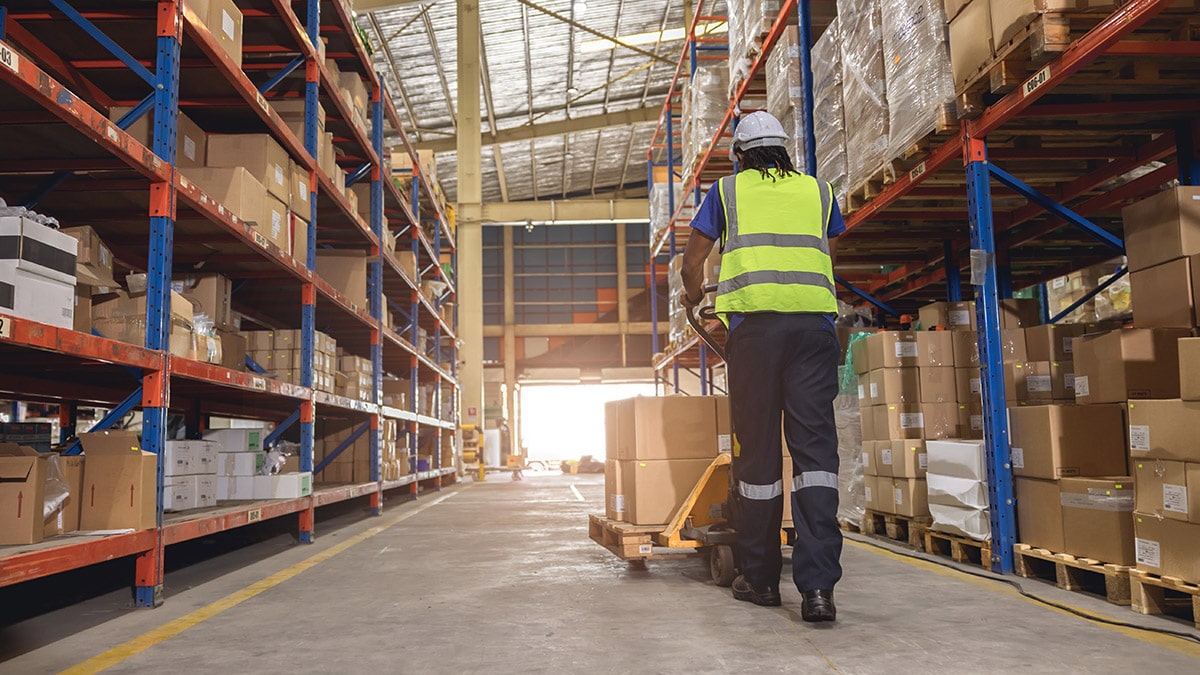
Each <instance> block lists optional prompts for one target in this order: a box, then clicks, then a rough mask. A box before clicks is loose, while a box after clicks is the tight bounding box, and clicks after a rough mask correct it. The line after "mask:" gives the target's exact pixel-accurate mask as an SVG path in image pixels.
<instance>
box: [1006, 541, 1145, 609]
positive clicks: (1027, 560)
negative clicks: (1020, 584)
mask: <svg viewBox="0 0 1200 675" xmlns="http://www.w3.org/2000/svg"><path fill="white" fill-rule="evenodd" d="M1013 563H1014V564H1015V566H1016V569H1015V572H1016V573H1017V575H1018V576H1022V577H1025V578H1026V579H1045V580H1048V581H1054V583H1055V585H1057V586H1058V587H1059V588H1061V589H1063V590H1065V591H1091V592H1103V593H1104V596H1105V598H1106V599H1107V600H1108V601H1109V602H1111V603H1113V604H1114V605H1129V604H1130V603H1131V598H1132V596H1131V594H1130V588H1129V570H1130V568H1129V567H1128V566H1126V565H1114V564H1111V563H1104V562H1101V561H1099V560H1094V559H1092V558H1077V557H1075V556H1073V555H1071V554H1069V553H1054V552H1052V551H1049V550H1047V549H1044V548H1037V547H1034V546H1030V545H1029V544H1016V545H1014V546H1013Z"/></svg>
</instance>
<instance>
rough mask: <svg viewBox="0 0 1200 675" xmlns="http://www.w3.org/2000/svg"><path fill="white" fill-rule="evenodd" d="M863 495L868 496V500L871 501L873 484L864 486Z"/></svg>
mask: <svg viewBox="0 0 1200 675" xmlns="http://www.w3.org/2000/svg"><path fill="white" fill-rule="evenodd" d="M863 496H864V497H866V498H867V502H868V503H870V501H871V486H870V485H864V486H863Z"/></svg>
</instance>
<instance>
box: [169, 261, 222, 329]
mask: <svg viewBox="0 0 1200 675" xmlns="http://www.w3.org/2000/svg"><path fill="white" fill-rule="evenodd" d="M171 288H172V290H174V291H175V292H176V293H179V294H180V295H182V296H183V297H185V298H187V299H188V300H189V301H191V303H192V313H193V315H195V314H201V313H203V314H205V315H207V316H208V318H209V320H210V321H212V323H213V327H214V328H216V329H217V330H225V331H230V330H233V329H234V326H233V282H231V281H230V280H229V279H228V278H226V277H224V276H222V275H220V274H201V275H196V276H187V277H182V278H178V279H175V280H174V281H172V282H171Z"/></svg>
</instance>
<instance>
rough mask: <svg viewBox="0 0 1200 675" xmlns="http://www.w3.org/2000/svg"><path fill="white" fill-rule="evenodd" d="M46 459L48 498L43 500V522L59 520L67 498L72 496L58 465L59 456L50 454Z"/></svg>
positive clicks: (69, 486)
mask: <svg viewBox="0 0 1200 675" xmlns="http://www.w3.org/2000/svg"><path fill="white" fill-rule="evenodd" d="M44 457H45V459H46V496H45V497H44V498H43V500H42V520H43V521H48V520H50V519H51V518H57V517H58V514H59V513H60V512H61V511H62V508H63V504H65V503H66V501H67V497H70V496H71V485H70V484H69V483H68V482H67V478H66V476H64V475H63V472H62V468H61V467H60V466H59V464H58V455H55V454H48V455H45V456H44Z"/></svg>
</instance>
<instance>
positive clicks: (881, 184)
mask: <svg viewBox="0 0 1200 675" xmlns="http://www.w3.org/2000/svg"><path fill="white" fill-rule="evenodd" d="M896 173H897V167H896V162H894V161H891V160H889V161H887V162H884V164H883V166H881V167H879V168H878V169H876V170H875V172H874V173H872V174H871V175H870V177H869V178H867V179H866V180H865V181H862V182H861V183H859V184H858V185H857V186H855V187H854V188H853V189H852V190H850V191H849V192H847V193H846V213H854V212H855V211H857V210H859V209H861V208H862V207H864V206H866V205H867V202H869V201H871V200H872V199H874V198H875V197H877V196H879V193H880V192H883V189H884V188H885V187H887V186H889V185H891V184H892V183H895V182H896Z"/></svg>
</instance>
